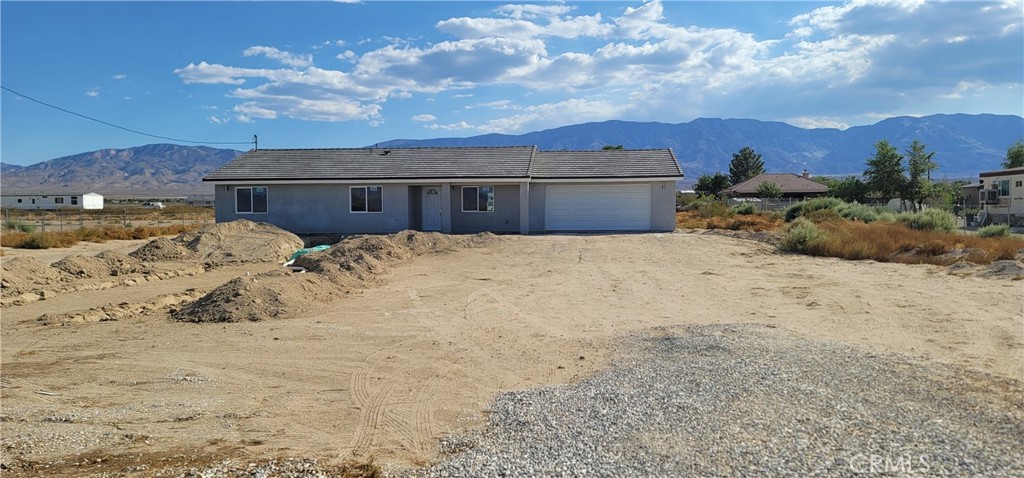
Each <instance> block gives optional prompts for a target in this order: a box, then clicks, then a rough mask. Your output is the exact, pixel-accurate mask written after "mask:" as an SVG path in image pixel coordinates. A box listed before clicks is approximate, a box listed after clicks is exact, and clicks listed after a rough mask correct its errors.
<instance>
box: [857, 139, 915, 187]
mask: <svg viewBox="0 0 1024 478" xmlns="http://www.w3.org/2000/svg"><path fill="white" fill-rule="evenodd" d="M867 166H868V167H867V169H865V170H864V178H865V181H864V182H865V184H867V187H868V194H869V195H871V196H874V197H876V198H879V199H892V198H895V197H900V198H901V199H902V197H901V196H900V194H901V192H902V191H903V190H904V184H905V183H906V179H905V178H904V177H903V173H904V170H903V156H902V155H901V154H900V153H899V151H897V150H896V148H895V147H894V146H893V145H891V144H889V142H888V141H886V140H884V139H883V140H880V141H878V142H876V143H875V155H874V156H872V157H870V158H868V161H867Z"/></svg>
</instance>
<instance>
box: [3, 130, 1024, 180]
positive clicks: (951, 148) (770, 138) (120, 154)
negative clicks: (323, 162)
mask: <svg viewBox="0 0 1024 478" xmlns="http://www.w3.org/2000/svg"><path fill="white" fill-rule="evenodd" d="M1022 138H1024V118H1021V117H1020V116H999V115H987V114H983V115H966V114H955V115H933V116H923V117H919V118H918V117H896V118H889V119H886V120H882V121H880V122H878V123H875V124H873V125H868V126H856V127H852V128H849V129H846V130H838V129H804V128H798V127H795V126H791V125H788V124H786V123H778V122H766V121H758V120H750V119H711V118H700V119H696V120H693V121H690V122H688V123H678V124H669V123H641V122H631V121H604V122H600V123H585V124H577V125H570V126H563V127H560V128H554V129H548V130H543V131H535V132H531V133H526V134H522V135H503V134H487V135H481V136H472V137H468V138H436V139H422V140H407V139H396V140H391V141H386V142H382V143H378V144H377V145H376V146H378V147H392V148H395V147H426V146H512V145H536V146H537V147H538V148H540V149H541V150H544V151H550V150H561V149H576V150H593V149H600V148H601V147H602V146H604V145H620V144H621V145H623V146H624V147H625V148H627V149H649V148H672V150H673V151H674V152H675V154H676V158H677V159H678V161H679V163H680V165H681V166H682V168H683V172H684V173H685V174H686V177H687V180H688V182H689V181H693V180H695V179H696V178H697V177H698V176H700V175H701V174H705V173H714V172H718V171H721V172H728V170H729V161H730V160H731V159H732V154H733V153H735V152H737V151H739V150H740V149H741V148H743V147H744V146H750V147H751V148H754V150H755V151H757V152H758V153H760V154H761V155H762V159H764V162H765V169H766V170H767V171H769V172H794V173H800V172H802V171H803V170H804V169H806V170H808V171H809V172H811V173H812V174H815V175H848V174H854V175H856V174H861V173H862V172H863V171H864V167H865V164H864V163H865V161H866V160H867V158H868V157H870V156H871V155H872V154H873V153H874V151H875V149H874V146H873V145H874V143H875V142H876V141H878V140H881V139H885V140H888V141H889V142H890V143H892V144H894V145H895V146H896V147H897V148H899V149H901V150H902V149H904V148H906V147H907V145H908V144H910V142H911V141H912V140H914V139H919V140H921V142H923V143H924V144H925V145H927V148H928V151H932V152H935V161H936V162H937V163H938V164H939V169H938V171H937V172H935V173H933V175H932V177H933V178H943V177H945V178H948V179H966V178H971V177H976V176H977V174H978V172H980V171H988V170H993V169H998V168H999V163H1000V162H1001V161H1002V159H1003V158H1004V156H1005V154H1006V149H1007V148H1008V147H1009V146H1010V144H1011V143H1013V142H1014V141H1017V140H1020V139H1022ZM239 154H242V152H241V151H236V150H233V149H217V148H210V147H205V146H179V145H173V144H150V145H145V146H139V147H135V148H126V149H102V150H99V151H92V152H88V153H82V154H76V155H73V156H65V157H62V158H56V159H51V160H48V161H43V162H41V163H38V164H34V165H31V166H18V165H12V164H7V163H0V187H2V189H3V191H4V192H5V193H9V192H36V193H56V192H59V191H62V190H64V191H71V190H74V191H79V192H84V191H94V192H98V193H101V194H106V195H134V196H151V197H158V196H159V197H169V196H182V195H188V194H196V193H207V194H208V193H210V192H211V191H212V188H211V187H210V186H209V185H204V184H202V182H201V180H202V178H203V176H205V175H207V174H209V173H211V172H213V171H214V170H216V169H217V168H220V167H221V166H223V165H224V164H226V163H227V162H228V161H231V160H232V159H234V158H235V157H237V156H238V155H239Z"/></svg>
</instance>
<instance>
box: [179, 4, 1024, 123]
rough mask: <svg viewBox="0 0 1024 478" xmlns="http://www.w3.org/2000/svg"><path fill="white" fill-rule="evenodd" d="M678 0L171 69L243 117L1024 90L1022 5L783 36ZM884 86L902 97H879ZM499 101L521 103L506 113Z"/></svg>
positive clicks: (859, 15) (937, 7)
mask: <svg viewBox="0 0 1024 478" xmlns="http://www.w3.org/2000/svg"><path fill="white" fill-rule="evenodd" d="M1010 4H1012V5H1011V6H1014V5H1016V6H1017V7H1019V4H1020V2H1019V1H1016V0H1014V1H1013V2H1010ZM666 7H668V8H673V9H677V10H678V9H681V8H682V7H679V6H678V4H663V3H662V2H661V1H660V0H652V1H648V2H646V3H643V4H640V5H637V6H633V7H625V8H623V7H611V6H608V7H603V6H602V7H601V8H600V9H601V10H603V11H602V12H601V13H595V14H593V15H579V16H572V14H573V11H574V7H571V6H567V5H564V4H545V5H526V4H524V5H500V6H497V7H496V8H495V9H494V10H493V11H492V12H491V13H490V14H488V15H483V16H462V17H455V18H448V19H445V20H441V21H439V22H437V23H436V24H435V28H436V30H438V31H439V32H441V33H443V34H448V35H452V36H453V37H454V39H451V40H441V41H438V40H437V39H436V38H428V39H427V40H424V39H423V38H397V37H385V36H381V37H380V38H384V39H385V40H387V38H391V40H387V41H390V43H389V44H387V45H386V46H383V47H380V48H372V47H371V48H370V49H369V50H368V51H365V52H363V53H360V54H357V53H355V52H354V51H352V50H345V51H343V52H342V53H339V54H337V55H336V58H337V59H338V60H341V61H342V62H347V63H351V65H349V64H346V63H341V64H338V65H339V69H321V68H317V67H315V66H313V65H312V56H311V55H296V54H293V53H289V52H284V51H281V50H278V49H275V48H272V47H259V46H257V47H251V48H250V49H247V50H246V52H245V55H246V56H253V55H263V56H266V57H268V58H272V59H275V60H277V61H280V62H281V63H282V65H283V66H282V67H280V68H270V69H258V68H241V67H236V66H229V65H224V64H210V63H207V62H206V61H199V63H189V64H188V65H187V66H185V67H182V68H179V69H177V70H174V71H175V73H176V74H178V75H179V76H180V77H181V78H182V80H183V81H184V82H185V83H188V84H208V85H216V84H221V85H235V86H236V87H235V88H234V89H232V90H230V91H227V95H228V96H229V97H231V98H235V99H237V100H238V103H237V104H236V105H234V107H235V108H236V111H235V113H236V114H237V115H238V116H239V117H241V118H244V119H239V121H246V120H247V121H252V120H255V119H273V118H282V117H290V118H297V119H307V120H320V121H347V120H363V121H366V122H367V123H368V124H369V123H374V124H382V122H383V120H384V117H383V116H382V112H383V111H384V104H385V103H386V102H387V100H389V99H403V98H410V97H412V96H413V95H414V94H416V93H420V94H424V93H425V94H427V95H428V96H429V95H437V97H438V98H449V99H459V98H469V97H473V96H474V95H477V96H480V97H484V98H487V100H481V101H482V102H481V103H479V104H476V105H470V106H466V108H468V109H477V111H476V112H475V114H476V115H477V116H474V118H473V119H472V120H471V121H472V122H473V123H474V124H475V125H476V126H468V127H469V128H472V127H475V128H477V129H478V130H480V131H494V132H518V131H523V130H524V129H525V128H534V127H545V126H557V125H559V124H565V123H578V122H580V121H594V120H603V119H611V118H615V117H618V116H622V115H628V116H630V117H631V118H632V119H646V120H660V121H673V120H685V119H692V117H693V116H694V115H701V116H741V117H758V118H764V119H788V120H791V121H794V122H800V124H804V125H821V127H841V126H843V125H844V124H850V122H851V121H850V120H848V119H849V118H854V117H863V114H864V113H863V110H865V109H866V108H873V109H874V110H876V111H878V110H883V109H891V110H892V111H897V110H898V111H907V110H916V108H917V106H915V105H916V104H925V103H928V102H934V101H939V100H942V99H943V98H948V99H954V98H960V97H964V96H968V95H969V94H971V93H970V92H973V91H975V90H974V89H973V88H976V87H975V86H973V85H975V84H976V83H977V82H983V83H984V84H985V85H989V86H991V87H992V89H991V90H987V91H989V93H986V95H988V96H986V98H987V99H988V100H991V99H992V98H994V97H995V96H993V95H994V93H991V92H993V91H1002V90H1006V91H1010V92H1011V93H1007V95H1009V96H1008V98H1010V101H1006V102H1005V103H1006V104H1012V103H1013V100H1015V99H1017V97H1019V94H1020V93H1019V92H1020V91H1021V88H1020V86H1021V83H1022V81H1021V78H1022V77H1024V71H1022V70H1024V67H1022V62H1021V60H1020V57H1021V56H1022V53H1024V52H1022V50H1024V48H1022V46H1021V42H1020V41H1019V40H1020V31H1021V25H1022V23H1024V19H1022V18H1021V16H1020V14H1019V11H1020V8H1016V9H1014V8H1004V5H1003V4H1000V5H998V6H994V5H992V4H977V3H973V2H924V1H923V0H881V1H868V0H850V1H848V2H846V3H843V4H838V5H829V6H825V7H820V8H813V7H807V12H806V13H803V14H800V15H796V16H794V17H793V18H792V19H790V20H789V30H790V31H789V32H780V33H779V34H778V35H779V37H777V38H773V37H764V36H763V35H762V34H757V33H754V32H750V31H742V30H740V29H735V28H720V27H704V26H700V25H680V24H677V23H678V22H675V21H673V20H671V19H670V18H675V14H678V12H671V13H672V15H666ZM948 18H970V19H971V21H969V22H966V21H965V22H948V21H944V19H948ZM1006 32H1010V33H1009V34H1008V33H1006ZM381 33H382V35H383V34H386V33H396V32H391V31H388V32H385V31H382V32H381ZM572 39H584V40H585V41H573V40H572ZM370 42H371V39H370V38H364V39H362V40H359V41H358V42H357V43H358V44H360V45H364V44H367V43H370ZM329 44H331V42H324V44H323V45H322V46H328V45H329ZM380 44H381V41H380V40H378V45H380ZM334 45H335V46H339V47H340V46H343V45H344V43H343V42H342V41H340V40H338V41H336V42H335V43H334ZM964 84H967V85H971V86H970V87H968V88H963V87H962V85H964ZM243 85H244V87H243ZM499 89H500V90H501V91H503V92H504V91H509V92H510V93H509V96H510V97H511V96H512V95H513V94H515V95H517V96H515V98H517V100H516V102H512V101H511V100H499V101H489V100H491V99H492V98H493V96H491V95H492V94H493V91H498V90H499ZM1001 89H1002V90H1001ZM441 93H445V95H440V94H441ZM533 94H536V97H543V98H544V100H533V101H541V104H535V105H532V106H531V105H530V104H529V101H530V98H531V95H533ZM956 95H959V96H956ZM1015 95H1016V96H1015ZM432 99H433V98H426V99H425V100H426V101H431V100H432ZM880 102H881V103H889V104H891V105H892V106H891V107H889V106H886V107H885V108H879V107H878V104H880ZM869 103H870V104H872V105H873V106H870V107H869V106H868V104H869ZM1017 103H1020V102H1019V101H1018V102H1017ZM946 104H948V102H947V103H946ZM552 105H556V106H552ZM503 111H504V112H514V113H515V114H513V115H511V116H507V117H502V116H498V115H502V114H503V113H502V112H503ZM1017 111H1019V107H1018V108H1017ZM1017 114H1019V113H1017ZM417 116H420V115H417ZM686 116H689V117H688V118H687V117H686ZM433 121H434V119H432V120H429V121H422V122H423V123H430V122H433ZM463 123H464V124H465V125H469V123H468V122H459V123H452V124H436V125H435V124H432V125H425V126H426V127H428V128H433V129H446V128H450V129H465V128H463Z"/></svg>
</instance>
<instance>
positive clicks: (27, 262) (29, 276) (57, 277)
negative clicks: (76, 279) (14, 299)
mask: <svg viewBox="0 0 1024 478" xmlns="http://www.w3.org/2000/svg"><path fill="white" fill-rule="evenodd" d="M65 277H66V276H65V275H64V274H63V273H62V271H60V270H59V269H54V268H53V267H50V266H49V265H47V264H44V263H42V262H40V261H39V260H37V259H36V258H34V257H15V258H13V259H11V260H8V261H5V262H4V263H3V266H2V267H0V287H2V288H3V292H4V295H7V294H8V293H11V294H16V293H21V292H25V291H28V290H31V289H34V288H37V286H47V285H51V284H55V283H57V282H61V281H62V280H64V279H65Z"/></svg>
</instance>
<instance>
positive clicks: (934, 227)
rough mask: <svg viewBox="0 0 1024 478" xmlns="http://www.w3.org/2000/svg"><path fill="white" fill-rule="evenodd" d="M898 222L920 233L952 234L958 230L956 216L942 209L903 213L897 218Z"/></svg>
mask: <svg viewBox="0 0 1024 478" xmlns="http://www.w3.org/2000/svg"><path fill="white" fill-rule="evenodd" d="M896 220H897V221H899V223H900V224H903V225H905V226H907V227H909V228H911V229H916V230H918V231H936V232H952V231H953V230H954V229H956V216H954V215H953V214H952V213H949V212H946V211H943V210H941V209H927V210H924V211H921V212H916V213H903V214H900V215H898V216H896Z"/></svg>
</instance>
